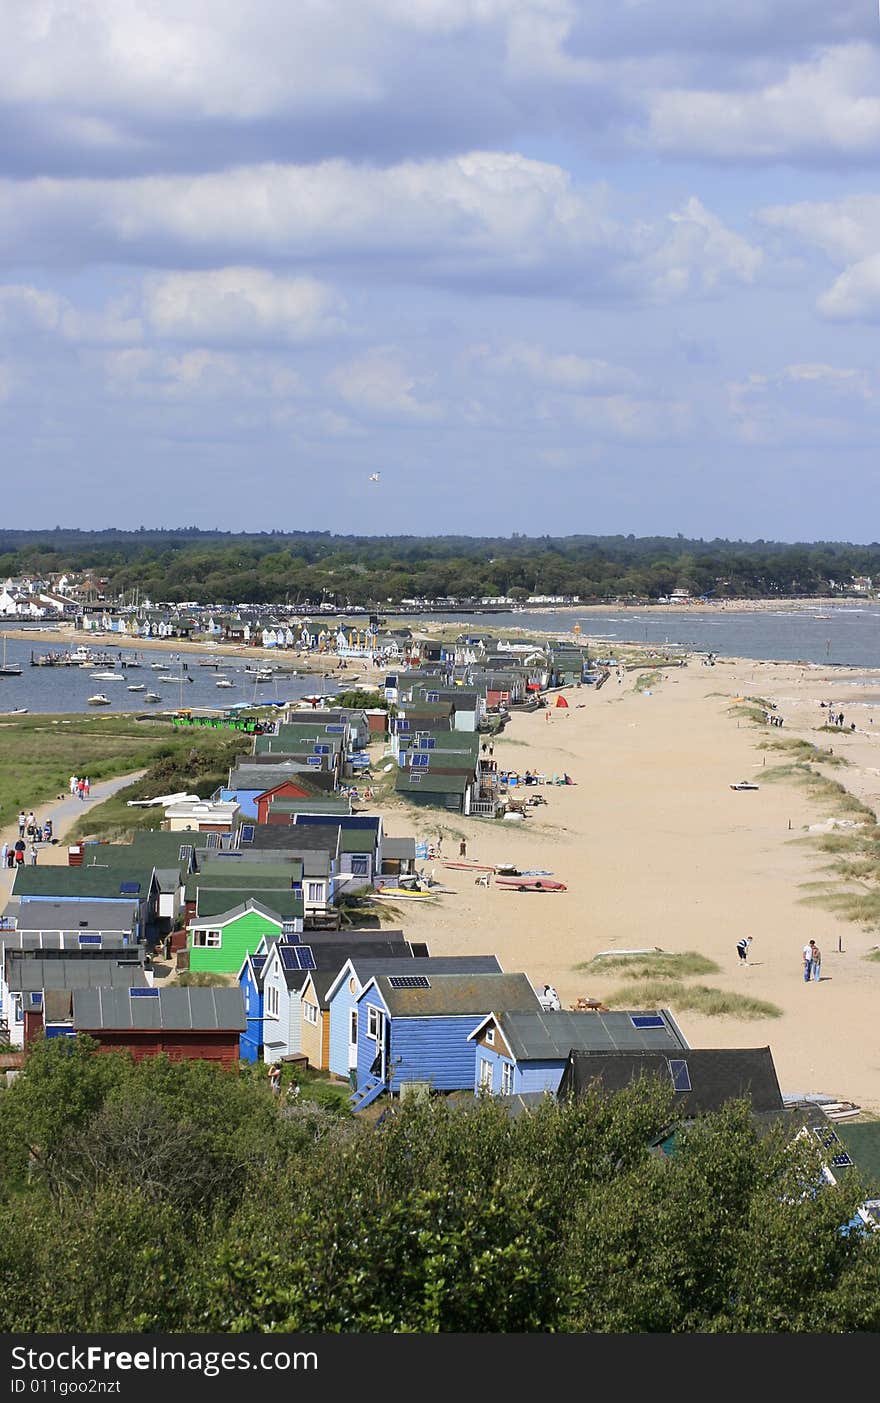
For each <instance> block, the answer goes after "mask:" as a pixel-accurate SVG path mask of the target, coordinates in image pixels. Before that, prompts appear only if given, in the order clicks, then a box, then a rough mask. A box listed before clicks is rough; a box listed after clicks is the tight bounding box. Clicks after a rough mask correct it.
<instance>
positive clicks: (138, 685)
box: [128, 682, 147, 692]
mask: <svg viewBox="0 0 880 1403" xmlns="http://www.w3.org/2000/svg"><path fill="white" fill-rule="evenodd" d="M128 690H129V691H130V692H145V691H146V690H147V689H146V687H145V686H144V684H143V682H137V683H135V685H134V686H133V687H129V689H128Z"/></svg>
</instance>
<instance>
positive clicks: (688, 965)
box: [574, 950, 720, 979]
mask: <svg viewBox="0 0 880 1403" xmlns="http://www.w3.org/2000/svg"><path fill="white" fill-rule="evenodd" d="M574 968H575V969H576V970H577V971H579V972H586V973H588V974H605V972H606V971H607V970H616V971H619V972H620V973H621V974H622V975H623V977H624V979H648V978H651V977H660V978H663V979H666V978H671V979H683V978H686V977H687V976H688V975H692V974H718V972H719V968H720V967H719V966H718V965H716V963H715V961H714V960H710V959H708V958H707V957H706V956H705V955H701V954H700V953H699V952H698V951H697V950H685V951H682V952H681V953H680V954H672V953H667V952H666V951H664V950H658V951H657V953H656V954H649V955H607V956H602V957H601V958H593V959H592V960H585V961H584V962H583V963H582V964H579V965H575V966H574Z"/></svg>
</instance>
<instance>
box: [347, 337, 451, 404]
mask: <svg viewBox="0 0 880 1403" xmlns="http://www.w3.org/2000/svg"><path fill="white" fill-rule="evenodd" d="M327 383H328V385H329V386H330V387H331V388H332V389H334V390H335V391H336V393H337V394H338V395H340V396H341V398H342V399H343V400H345V402H346V404H349V405H350V406H351V407H352V408H353V409H355V410H359V411H362V412H365V413H367V414H377V415H380V416H383V417H389V418H392V419H401V418H402V419H403V420H405V421H419V420H421V421H435V420H436V419H438V418H439V417H440V415H441V413H442V411H441V407H440V405H439V404H437V403H434V402H432V401H430V400H424V399H420V398H418V397H417V396H418V394H419V392H420V391H421V389H422V388H423V387H424V383H425V382H424V381H423V380H419V379H418V378H417V377H416V376H414V375H412V374H411V373H410V372H409V371H408V370H407V368H406V367H405V366H404V364H403V362H402V360H401V359H400V357H399V355H398V354H397V352H396V351H394V350H393V349H392V348H391V347H384V346H377V347H375V348H373V349H372V350H370V351H368V352H367V353H366V354H365V355H363V356H357V357H355V358H354V359H352V360H349V361H346V362H344V363H343V364H342V365H338V366H336V367H335V369H334V370H332V371H331V372H330V374H329V375H328V376H327Z"/></svg>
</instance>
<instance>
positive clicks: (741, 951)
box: [736, 935, 754, 965]
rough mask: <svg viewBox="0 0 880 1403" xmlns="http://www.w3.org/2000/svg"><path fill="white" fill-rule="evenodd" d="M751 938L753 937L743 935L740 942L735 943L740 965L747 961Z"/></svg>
mask: <svg viewBox="0 0 880 1403" xmlns="http://www.w3.org/2000/svg"><path fill="white" fill-rule="evenodd" d="M753 938H754V937H753V936H751V935H744V936H743V938H742V940H738V941H737V942H736V953H737V954H738V955H739V962H740V964H742V965H744V964H746V963H747V961H748V958H749V946H750V945H751V943H752V940H753Z"/></svg>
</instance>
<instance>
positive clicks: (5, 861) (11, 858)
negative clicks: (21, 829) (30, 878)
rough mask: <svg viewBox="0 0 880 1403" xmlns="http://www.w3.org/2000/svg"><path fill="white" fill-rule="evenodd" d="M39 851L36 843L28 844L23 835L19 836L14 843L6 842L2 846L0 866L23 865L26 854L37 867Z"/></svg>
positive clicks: (0, 848)
mask: <svg viewBox="0 0 880 1403" xmlns="http://www.w3.org/2000/svg"><path fill="white" fill-rule="evenodd" d="M37 851H38V849H37V845H36V843H30V844H28V843H26V842H25V840H24V838H23V837H19V838H17V839H16V841H15V842H14V843H4V844H3V846H2V847H0V867H23V866H24V860H25V855H26V854H27V856H28V857H29V858H30V861H31V865H32V866H34V867H35V866H36V863H37Z"/></svg>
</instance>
